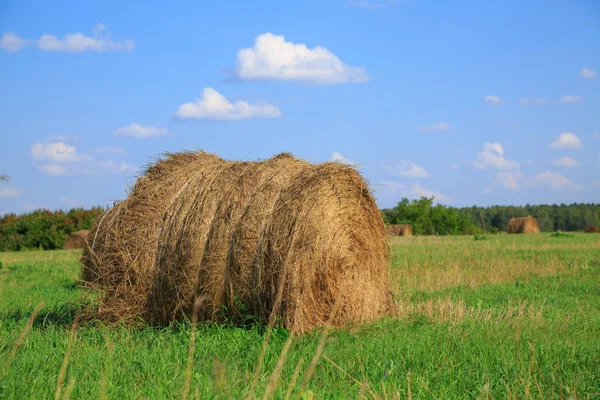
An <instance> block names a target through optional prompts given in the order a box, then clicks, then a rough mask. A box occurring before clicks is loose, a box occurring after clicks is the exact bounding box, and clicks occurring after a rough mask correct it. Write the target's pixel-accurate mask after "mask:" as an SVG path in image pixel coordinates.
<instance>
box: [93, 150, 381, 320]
mask: <svg viewBox="0 0 600 400" xmlns="http://www.w3.org/2000/svg"><path fill="white" fill-rule="evenodd" d="M82 263H83V264H84V271H83V279H84V280H85V281H86V282H87V283H88V284H89V285H90V286H93V287H96V288H98V289H100V290H102V291H103V292H104V297H103V300H102V301H101V304H100V306H99V308H98V313H99V316H100V317H101V318H105V319H109V320H115V321H116V320H123V319H131V318H134V319H142V320H144V321H148V322H151V323H158V324H166V323H169V322H170V321H174V320H182V319H185V318H189V317H190V316H191V314H192V312H193V310H194V303H195V301H196V300H197V299H200V304H199V308H198V312H199V315H198V317H199V319H200V320H216V321H224V320H228V321H232V320H233V321H235V320H243V319H245V318H247V317H249V316H252V317H254V318H256V319H257V320H258V321H260V322H261V323H263V324H268V323H269V324H270V323H273V322H276V323H277V324H279V325H281V326H283V327H285V328H287V329H290V330H291V331H293V332H305V331H308V330H310V329H312V328H315V327H319V326H323V325H325V324H326V323H327V321H328V318H329V316H330V315H331V314H332V310H333V309H334V307H335V309H336V312H335V315H336V317H335V319H334V320H333V321H332V324H333V325H336V326H345V325H346V324H347V323H349V322H361V321H369V320H373V319H375V318H377V317H379V316H382V315H384V314H386V313H388V312H390V311H392V309H393V301H392V298H391V293H390V292H389V284H388V247H387V240H386V234H385V226H384V224H383V221H382V219H381V215H380V212H379V210H378V208H377V206H376V204H375V201H374V199H373V197H372V195H371V192H370V191H369V188H368V186H367V185H366V183H365V182H364V180H363V179H362V177H361V176H360V174H359V173H358V172H357V171H356V170H355V169H354V168H353V167H351V166H347V165H343V164H339V163H324V164H318V165H313V164H309V163H307V162H305V161H302V160H299V159H296V158H294V157H292V156H291V155H289V154H280V155H278V156H276V157H273V158H271V159H268V160H265V161H260V162H238V161H227V160H223V159H221V158H219V157H217V156H214V155H210V154H207V153H204V152H195V153H191V152H184V153H177V154H168V155H167V156H166V158H164V159H162V160H160V161H158V162H157V163H156V164H154V165H152V166H151V167H149V168H148V170H147V171H146V172H145V174H144V175H142V176H140V177H139V178H138V180H137V182H136V185H135V187H134V188H133V189H132V191H131V193H130V194H129V197H128V198H127V199H126V200H125V201H122V202H120V203H119V204H117V205H116V206H115V207H113V208H112V209H110V210H109V211H107V212H106V213H105V214H104V215H103V216H102V217H101V218H99V219H98V220H97V221H96V224H95V225H94V227H93V228H92V231H91V234H90V240H89V246H88V247H87V248H86V250H85V252H84V255H83V257H82Z"/></svg>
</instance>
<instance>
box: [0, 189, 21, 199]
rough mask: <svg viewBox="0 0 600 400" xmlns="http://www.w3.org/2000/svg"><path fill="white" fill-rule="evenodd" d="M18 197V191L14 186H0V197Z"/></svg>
mask: <svg viewBox="0 0 600 400" xmlns="http://www.w3.org/2000/svg"><path fill="white" fill-rule="evenodd" d="M15 197H19V192H18V191H17V189H15V188H14V187H10V186H8V187H0V199H6V198H15Z"/></svg>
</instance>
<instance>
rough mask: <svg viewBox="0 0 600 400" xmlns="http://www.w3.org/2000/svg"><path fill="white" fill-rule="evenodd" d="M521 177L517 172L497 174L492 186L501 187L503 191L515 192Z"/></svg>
mask: <svg viewBox="0 0 600 400" xmlns="http://www.w3.org/2000/svg"><path fill="white" fill-rule="evenodd" d="M522 178H523V175H522V174H521V173H520V172H519V171H516V172H498V173H497V174H496V180H495V182H494V183H493V186H502V187H503V188H505V189H509V190H516V189H518V188H519V181H520V180H521V179H522Z"/></svg>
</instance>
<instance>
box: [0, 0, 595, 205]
mask: <svg viewBox="0 0 600 400" xmlns="http://www.w3.org/2000/svg"><path fill="white" fill-rule="evenodd" d="M140 7H142V6H140V5H138V4H133V3H128V4H125V5H123V4H121V3H118V2H111V1H109V2H105V3H102V4H82V3H79V2H75V1H65V2H61V4H60V5H52V6H50V5H48V4H46V3H44V2H41V1H34V2H33V3H32V4H29V5H27V6H24V5H21V4H20V3H18V2H16V1H8V2H6V3H4V4H3V5H1V6H0V10H1V12H0V72H2V73H1V74H0V85H1V86H2V87H3V88H4V89H5V90H4V93H5V96H3V97H2V99H1V100H0V110H2V111H0V117H1V118H0V130H1V131H2V134H1V136H0V159H1V160H2V163H1V164H0V214H3V213H16V214H23V213H26V212H28V211H32V210H35V209H48V210H57V209H63V210H68V209H71V208H79V207H81V208H90V207H92V206H96V205H100V206H103V207H105V206H108V205H110V204H112V202H113V201H118V200H122V199H124V198H125V196H126V190H127V188H128V187H131V185H132V184H133V183H134V182H135V178H134V177H135V175H136V174H138V173H139V172H140V171H141V169H143V168H144V167H145V166H146V165H147V164H148V163H150V162H152V161H153V160H156V158H157V157H159V156H160V155H161V154H163V153H165V152H178V151H183V150H186V149H204V150H206V151H211V152H214V153H215V154H217V155H219V156H221V157H223V158H227V159H244V160H254V159H265V158H269V157H271V156H273V155H275V154H278V153H281V152H290V153H292V154H294V155H295V156H297V157H300V158H303V159H306V160H309V161H311V162H326V161H337V162H345V163H349V164H353V165H356V166H357V168H358V169H359V171H360V172H361V174H362V175H363V177H364V178H365V179H366V180H367V181H368V182H369V184H370V186H371V188H372V189H373V191H374V193H375V197H376V199H377V204H378V207H379V208H380V209H386V208H392V207H394V206H395V205H396V204H397V202H399V201H400V200H401V199H402V198H404V197H406V198H411V199H415V198H416V199H418V198H420V197H422V196H424V197H431V196H434V197H435V198H436V202H439V203H441V204H444V205H447V206H452V207H456V208H468V207H472V206H473V205H476V206H477V207H491V206H495V205H496V206H503V207H508V206H515V207H522V206H525V205H526V204H529V205H562V204H565V205H569V204H598V203H595V201H596V202H597V201H599V200H600V113H598V112H597V111H596V112H594V111H593V110H599V109H600V77H598V72H600V52H598V51H597V50H598V49H600V4H598V3H597V2H594V1H592V0H578V1H575V2H569V1H566V0H559V1H558V0H557V1H555V2H553V3H552V5H551V6H548V3H547V2H544V1H541V0H536V1H532V2H528V3H527V4H522V3H521V2H518V1H516V0H510V1H493V2H486V3H484V4H482V3H480V2H477V1H474V0H470V1H465V2H461V3H460V4H452V5H449V4H434V3H429V2H426V1H416V0H415V1H410V0H406V1H383V0H382V1H358V2H352V1H347V2H345V1H344V0H341V1H330V2H327V3H322V2H316V1H309V2H302V3H293V4H288V3H285V4H283V3H280V2H274V1H267V2H264V3H261V7H256V5H255V4H249V3H243V2H229V3H220V2H203V3H201V4H199V3H193V2H185V3H179V4H177V5H172V6H170V7H168V8H165V7H160V6H158V5H147V4H144V5H143V16H144V18H134V19H132V18H131V16H135V15H139V14H140ZM6 94H8V95H6Z"/></svg>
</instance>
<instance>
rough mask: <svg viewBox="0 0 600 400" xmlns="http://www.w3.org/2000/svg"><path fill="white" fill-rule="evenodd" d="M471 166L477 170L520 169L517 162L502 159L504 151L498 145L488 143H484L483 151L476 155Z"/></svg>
mask: <svg viewBox="0 0 600 400" xmlns="http://www.w3.org/2000/svg"><path fill="white" fill-rule="evenodd" d="M473 165H474V166H475V168H479V169H487V168H495V169H500V170H511V169H519V168H520V165H519V163H518V162H516V161H511V160H507V159H505V158H504V149H503V148H502V145H501V144H500V143H490V142H485V143H484V145H483V151H481V152H480V153H479V154H477V159H476V160H475V161H473Z"/></svg>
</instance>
